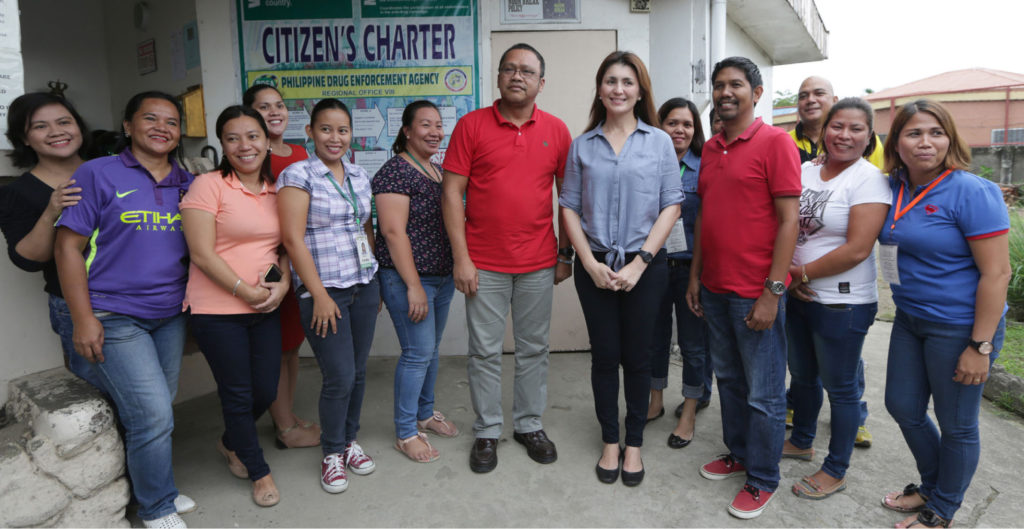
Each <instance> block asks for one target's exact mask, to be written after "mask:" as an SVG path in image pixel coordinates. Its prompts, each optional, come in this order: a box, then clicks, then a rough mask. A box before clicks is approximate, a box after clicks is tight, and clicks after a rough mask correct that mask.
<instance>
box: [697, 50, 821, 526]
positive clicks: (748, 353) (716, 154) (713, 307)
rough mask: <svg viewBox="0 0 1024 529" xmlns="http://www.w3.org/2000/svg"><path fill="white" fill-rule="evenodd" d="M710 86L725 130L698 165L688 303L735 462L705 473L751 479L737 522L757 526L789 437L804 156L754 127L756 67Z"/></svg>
mask: <svg viewBox="0 0 1024 529" xmlns="http://www.w3.org/2000/svg"><path fill="white" fill-rule="evenodd" d="M711 81H712V83H713V84H712V86H713V92H712V96H713V98H714V102H715V112H717V113H718V115H719V116H721V118H722V123H723V129H722V132H721V133H719V134H716V135H715V136H713V137H712V138H711V139H710V140H709V141H708V142H707V143H705V144H704V151H703V156H701V164H700V172H701V174H700V184H699V186H698V188H697V193H698V194H699V195H700V197H701V206H700V208H701V209H700V213H699V214H698V217H697V228H696V232H697V237H696V239H697V240H696V241H694V246H695V248H694V252H693V264H692V267H691V272H690V286H689V288H688V289H687V293H686V299H687V303H688V304H689V305H690V309H691V310H692V311H693V312H694V313H695V314H697V315H698V316H704V317H705V318H706V319H707V322H708V334H709V335H708V343H709V344H710V351H711V359H712V363H713V365H714V371H715V376H716V378H717V379H718V393H719V398H720V399H721V403H722V437H723V439H724V441H725V445H726V447H727V448H728V450H729V453H728V454H727V455H725V456H722V457H720V458H718V459H716V460H714V461H712V462H710V463H708V464H706V465H704V466H703V467H701V469H700V473H701V475H702V476H704V477H705V478H708V479H725V478H729V477H734V476H745V477H746V483H745V484H744V486H743V488H742V489H741V490H740V491H739V493H738V494H737V495H736V497H735V498H734V499H733V501H732V504H731V505H729V513H730V514H732V515H733V516H736V517H739V518H754V517H756V516H758V515H760V514H761V512H762V511H763V510H764V508H765V506H767V504H768V501H769V500H770V499H771V498H772V496H773V495H774V493H775V490H776V488H778V486H779V459H780V457H781V453H782V442H783V440H784V438H785V433H786V427H785V417H786V335H785V316H786V313H785V311H784V310H783V309H782V307H783V306H784V305H783V303H784V294H785V292H786V283H785V281H786V279H787V278H788V277H789V263H790V260H791V259H792V258H793V249H794V248H795V247H796V236H797V228H798V219H799V216H798V209H799V198H800V191H801V185H800V156H799V154H798V153H797V150H796V146H795V145H794V144H793V141H792V140H791V139H790V138H789V135H788V134H786V133H785V132H784V131H783V130H782V129H779V128H775V127H772V126H770V125H766V124H765V123H763V122H762V121H761V119H760V118H758V119H754V105H755V104H756V103H757V101H758V99H760V97H761V93H762V92H763V90H764V87H763V86H762V84H761V72H760V71H759V70H758V68H757V65H755V64H754V63H753V62H751V61H750V59H747V58H744V57H730V58H727V59H723V60H722V61H721V62H719V63H718V64H716V65H715V69H714V72H713V73H712V75H711ZM702 285H703V288H701V286H702Z"/></svg>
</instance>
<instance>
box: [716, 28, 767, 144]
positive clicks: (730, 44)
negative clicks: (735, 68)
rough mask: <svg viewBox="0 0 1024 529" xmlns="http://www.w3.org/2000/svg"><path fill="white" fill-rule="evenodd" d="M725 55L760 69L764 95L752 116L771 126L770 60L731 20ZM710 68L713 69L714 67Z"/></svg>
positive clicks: (727, 32)
mask: <svg viewBox="0 0 1024 529" xmlns="http://www.w3.org/2000/svg"><path fill="white" fill-rule="evenodd" d="M725 55H726V57H732V56H736V55H739V56H742V57H746V58H748V59H750V60H752V61H754V63H755V64H757V66H758V68H760V70H761V79H762V80H763V81H764V93H763V94H762V95H761V100H760V101H758V103H757V106H755V107H754V115H755V116H757V117H759V118H761V119H763V120H764V122H765V123H768V124H771V122H772V94H774V93H775V92H774V88H772V86H773V84H772V60H771V58H769V57H768V56H767V55H765V53H764V51H763V50H762V49H761V48H760V47H758V45H757V44H755V43H754V41H753V40H751V39H750V37H748V36H747V34H746V33H744V32H743V30H742V29H740V27H739V26H737V25H736V24H735V23H734V22H733V21H732V20H729V27H728V29H726V42H725ZM711 66H712V67H713V66H714V65H711Z"/></svg>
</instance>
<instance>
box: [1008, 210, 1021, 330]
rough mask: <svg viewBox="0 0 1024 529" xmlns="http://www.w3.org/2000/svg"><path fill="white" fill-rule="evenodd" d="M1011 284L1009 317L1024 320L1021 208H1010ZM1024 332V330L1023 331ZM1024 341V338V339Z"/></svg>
mask: <svg viewBox="0 0 1024 529" xmlns="http://www.w3.org/2000/svg"><path fill="white" fill-rule="evenodd" d="M1009 237H1010V241H1009V242H1010V271H1011V273H1012V275H1011V276H1010V286H1009V288H1008V289H1007V291H1006V303H1007V304H1009V306H1010V312H1009V313H1008V314H1007V318H1008V319H1011V320H1015V321H1022V320H1024V216H1022V215H1021V212H1020V210H1017V209H1011V210H1010V235H1009ZM1022 333H1024V331H1022ZM1022 342H1024V340H1022Z"/></svg>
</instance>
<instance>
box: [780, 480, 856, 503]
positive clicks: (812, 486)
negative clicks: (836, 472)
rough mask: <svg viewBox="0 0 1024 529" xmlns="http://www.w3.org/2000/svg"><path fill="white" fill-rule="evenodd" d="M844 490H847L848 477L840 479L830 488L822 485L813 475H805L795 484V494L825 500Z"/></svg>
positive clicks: (810, 498)
mask: <svg viewBox="0 0 1024 529" xmlns="http://www.w3.org/2000/svg"><path fill="white" fill-rule="evenodd" d="M844 490H846V478H843V479H841V480H839V481H838V482H836V484H835V485H833V486H832V488H829V489H826V488H824V487H822V486H821V484H820V483H818V481H817V480H815V479H814V477H812V476H804V478H803V479H801V480H800V481H798V482H796V483H794V484H793V494H796V495H797V496H799V497H801V498H806V499H808V500H823V499H825V498H828V497H829V496H831V495H833V494H835V493H837V492H842V491H844Z"/></svg>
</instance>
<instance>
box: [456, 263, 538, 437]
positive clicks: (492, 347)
mask: <svg viewBox="0 0 1024 529" xmlns="http://www.w3.org/2000/svg"><path fill="white" fill-rule="evenodd" d="M478 273H479V278H480V282H479V288H478V290H477V293H476V295H475V296H467V297H466V327H467V330H468V331H469V361H468V362H467V371H468V374H469V393H470V399H471V400H472V401H473V411H475V412H476V421H475V422H474V423H473V431H474V432H475V433H476V437H478V438H491V439H497V438H498V437H500V436H501V428H502V423H503V413H502V410H501V345H502V341H503V339H504V337H505V320H506V317H507V316H508V308H509V306H510V305H511V307H512V329H513V334H514V336H515V342H516V350H515V359H516V374H515V397H514V400H513V403H512V417H513V421H514V422H513V425H514V427H515V431H517V432H519V433H530V432H534V431H537V430H540V429H541V428H543V426H542V425H541V420H540V417H541V415H542V414H543V413H544V408H545V407H546V406H547V399H548V336H549V332H550V330H551V299H552V293H553V288H554V278H555V269H554V268H553V267H552V268H545V269H543V270H537V271H536V272H529V273H525V274H506V273H501V272H490V271H487V270H478Z"/></svg>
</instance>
